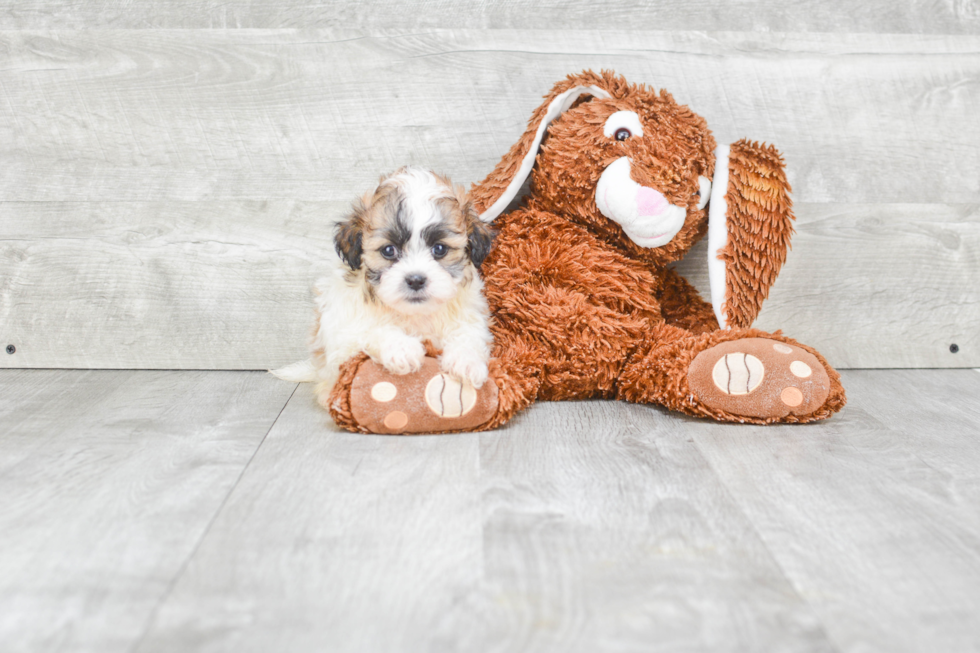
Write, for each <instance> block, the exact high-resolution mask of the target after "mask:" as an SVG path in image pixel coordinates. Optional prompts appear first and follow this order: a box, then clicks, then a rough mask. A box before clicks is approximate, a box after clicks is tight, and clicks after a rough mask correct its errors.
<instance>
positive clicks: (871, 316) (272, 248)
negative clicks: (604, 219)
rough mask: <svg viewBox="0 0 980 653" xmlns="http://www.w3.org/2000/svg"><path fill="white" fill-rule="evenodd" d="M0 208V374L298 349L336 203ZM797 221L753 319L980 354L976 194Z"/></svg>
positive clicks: (917, 361)
mask: <svg viewBox="0 0 980 653" xmlns="http://www.w3.org/2000/svg"><path fill="white" fill-rule="evenodd" d="M3 206H4V208H5V209H6V210H7V213H6V214H5V217H6V220H5V221H2V222H0V367H76V368H133V367H136V368H168V369H181V368H183V369H199V368H205V369H206V368H231V369H267V368H275V367H278V366H281V365H286V364H288V363H290V362H293V361H295V360H300V359H301V358H303V357H304V356H306V339H307V337H308V334H309V330H310V327H311V325H312V320H313V318H312V315H313V314H312V299H311V293H310V287H311V284H312V282H313V280H314V279H315V278H317V276H319V275H320V274H322V273H323V271H324V270H325V265H326V263H325V261H326V258H327V257H328V256H333V253H332V249H333V245H332V241H331V233H332V232H331V228H330V224H331V223H332V221H333V220H334V219H336V218H337V217H338V216H340V215H342V214H343V212H344V211H345V210H347V208H348V206H349V204H348V203H347V202H294V201H285V200H277V201H269V202H257V201H243V202H105V203H87V202H78V203H76V202H66V203H60V202H50V203H49V202H43V203H30V202H25V203H7V204H5V205H3ZM797 215H798V219H797V225H796V227H797V234H796V236H795V237H794V241H793V251H792V252H791V253H790V256H789V259H788V261H787V263H786V265H785V266H784V268H783V271H782V272H781V274H780V276H779V278H778V279H777V281H776V284H775V285H774V287H773V288H772V293H771V294H770V298H769V300H768V301H767V303H766V304H765V305H764V307H763V310H762V314H761V315H760V316H759V319H758V320H757V324H758V325H759V326H760V327H761V328H766V329H770V330H775V329H783V330H784V331H785V332H786V333H787V334H788V335H791V336H793V337H794V338H797V339H799V340H801V341H803V342H806V343H808V344H811V345H813V346H815V347H817V348H818V349H819V350H820V351H821V352H823V353H824V354H825V355H826V356H828V358H829V360H830V361H831V363H833V364H834V365H836V366H838V367H841V368H874V367H961V366H969V365H978V364H980V333H978V330H977V329H976V328H975V325H977V324H980V289H978V287H977V284H976V283H975V280H976V275H977V270H980V213H978V210H977V205H950V206H943V205H861V204H858V205H824V204H800V205H798V206H797ZM705 261H706V249H705V247H704V246H703V245H699V246H698V247H696V248H695V249H694V250H693V251H692V252H691V253H690V254H689V255H688V257H687V258H686V259H685V260H684V261H683V262H681V264H680V265H679V269H680V270H681V272H682V273H683V274H685V276H687V277H688V278H689V279H691V280H692V281H693V282H694V283H695V285H697V286H698V287H699V289H700V290H701V291H702V295H703V296H705V297H708V296H709V295H708V280H707V273H706V262H705ZM8 343H12V344H14V345H15V346H16V347H17V352H16V354H14V355H6V354H3V353H2V348H3V347H4V346H6V345H7V344H8ZM951 344H957V346H958V347H959V350H958V352H957V353H955V354H953V353H951V352H950V349H949V347H950V345H951Z"/></svg>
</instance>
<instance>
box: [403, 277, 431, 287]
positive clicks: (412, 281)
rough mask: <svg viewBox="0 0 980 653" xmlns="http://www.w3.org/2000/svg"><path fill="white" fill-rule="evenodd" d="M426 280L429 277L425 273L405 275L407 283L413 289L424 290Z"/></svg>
mask: <svg viewBox="0 0 980 653" xmlns="http://www.w3.org/2000/svg"><path fill="white" fill-rule="evenodd" d="M426 281H428V279H426V278H425V275H423V274H410V275H408V276H407V277H405V284H406V285H407V286H408V287H409V288H411V289H412V290H422V288H424V287H425V282H426Z"/></svg>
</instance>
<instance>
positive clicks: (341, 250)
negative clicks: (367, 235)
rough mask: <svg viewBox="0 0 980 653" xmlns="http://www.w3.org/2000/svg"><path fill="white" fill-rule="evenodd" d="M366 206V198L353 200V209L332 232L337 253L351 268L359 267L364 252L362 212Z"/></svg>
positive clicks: (364, 211)
mask: <svg viewBox="0 0 980 653" xmlns="http://www.w3.org/2000/svg"><path fill="white" fill-rule="evenodd" d="M368 206H370V202H369V201H367V199H366V198H365V199H359V200H357V201H356V202H354V209H353V211H351V213H350V214H349V215H347V216H346V217H345V218H344V219H343V221H341V222H338V223H337V227H336V231H335V233H334V237H333V246H334V248H335V249H336V250H337V255H338V256H340V258H341V260H342V261H343V262H344V263H346V264H347V265H348V266H350V269H351V270H356V269H358V268H359V267H361V256H362V255H363V254H364V245H363V239H364V214H365V213H366V212H367V209H368Z"/></svg>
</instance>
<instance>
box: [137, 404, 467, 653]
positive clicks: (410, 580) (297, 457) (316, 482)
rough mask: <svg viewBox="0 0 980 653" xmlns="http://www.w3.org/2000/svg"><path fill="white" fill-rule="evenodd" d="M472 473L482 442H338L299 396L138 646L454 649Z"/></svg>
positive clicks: (350, 438)
mask: <svg viewBox="0 0 980 653" xmlns="http://www.w3.org/2000/svg"><path fill="white" fill-rule="evenodd" d="M479 469H480V449H479V436H478V435H475V434H464V435H455V436H452V437H440V436H435V437H433V436H417V437H405V438H399V437H390V436H365V435H359V434H351V433H346V432H339V431H338V430H337V429H336V427H334V426H333V424H332V423H331V422H330V418H329V416H328V415H327V413H326V412H324V411H323V410H322V409H320V408H319V407H318V406H316V404H315V403H314V401H313V397H312V393H311V392H310V389H309V386H301V387H300V389H299V390H298V391H297V392H296V394H295V395H294V397H293V400H291V401H290V402H289V404H288V405H287V407H286V409H285V410H284V411H283V414H282V416H281V417H280V419H279V420H278V421H277V423H276V427H275V428H274V429H273V430H272V432H270V434H269V436H268V438H266V441H265V442H264V444H263V446H262V449H261V451H260V452H259V454H258V455H257V456H256V457H255V460H253V462H252V464H251V465H250V466H249V470H248V472H247V473H246V474H245V476H244V477H243V478H242V480H241V482H240V483H239V484H238V486H237V488H236V493H235V496H234V497H233V498H232V499H231V500H229V502H228V503H227V505H226V506H225V508H224V510H222V512H221V514H220V515H219V517H218V518H217V520H216V521H215V523H214V525H213V526H212V527H211V529H210V530H209V534H208V537H207V538H206V539H205V541H204V542H202V544H201V546H200V547H199V549H198V552H197V554H196V555H195V556H194V559H193V560H192V561H191V562H190V564H189V565H188V567H187V570H186V572H185V573H184V574H183V576H182V577H181V578H180V580H179V581H178V582H177V584H176V585H175V587H174V590H173V592H172V593H171V594H170V596H169V597H168V599H167V600H166V602H164V604H163V605H162V606H161V608H160V610H159V611H158V613H157V615H156V618H155V619H154V621H153V622H152V623H151V624H150V627H149V629H148V631H147V633H146V635H145V637H144V638H143V639H142V641H141V644H140V646H138V647H136V648H135V650H136V651H174V650H181V651H199V652H205V651H242V652H244V651H327V650H329V651H399V650H401V651H428V650H436V649H439V650H454V649H455V647H454V646H453V642H454V640H455V639H456V638H459V637H461V636H465V635H466V633H465V632H460V629H459V628H458V626H459V623H458V622H457V621H456V620H455V619H454V618H453V615H454V613H455V612H456V611H457V610H459V608H460V605H461V604H464V603H465V602H466V597H468V596H469V595H470V594H471V593H472V592H473V591H474V589H475V588H476V586H477V583H478V582H479V579H480V578H481V576H482V574H483V565H482V549H483V540H482V536H481V522H480V514H481V513H480V501H481V498H480V497H481V495H480V484H479Z"/></svg>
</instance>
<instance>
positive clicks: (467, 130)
mask: <svg viewBox="0 0 980 653" xmlns="http://www.w3.org/2000/svg"><path fill="white" fill-rule="evenodd" d="M0 51H2V52H4V57H5V60H6V63H5V65H4V67H3V69H2V70H0V95H2V98H0V137H2V139H3V142H4V143H6V144H7V145H6V147H5V148H4V150H3V152H2V154H0V163H2V164H3V166H4V169H5V174H4V175H3V178H2V179H0V198H2V199H3V200H6V201H14V200H18V201H78V200H89V201H110V200H111V201H121V200H141V201H142V200H157V201H158V200H164V199H168V200H219V199H234V200H241V199H251V200H258V201H262V200H268V199H274V198H281V199H302V200H344V201H349V198H350V197H351V196H352V195H353V194H355V193H358V192H361V190H362V188H363V187H365V186H367V185H369V184H370V183H371V182H372V181H374V180H376V178H377V176H378V174H380V173H381V172H386V171H390V170H392V169H394V168H396V167H398V166H401V165H404V164H406V163H418V164H423V165H426V166H428V167H432V168H434V169H437V170H440V171H442V172H446V173H448V174H450V175H451V176H452V177H453V178H454V179H456V180H457V181H459V182H471V181H476V180H479V179H482V178H483V176H484V175H485V174H486V173H487V172H488V171H489V170H490V169H491V168H492V167H493V165H495V164H496V162H497V161H498V160H499V158H500V156H501V155H502V154H503V153H505V152H506V151H507V149H508V148H509V146H510V145H511V144H512V143H513V142H515V141H516V140H517V138H518V136H519V135H520V134H521V133H522V132H523V130H524V127H525V124H526V121H527V118H528V116H529V115H530V113H531V111H532V109H533V108H535V107H536V106H537V104H538V103H539V102H540V98H541V96H542V95H543V94H544V93H545V92H546V91H547V90H548V89H550V88H551V86H552V85H553V84H554V83H555V82H556V81H557V80H559V79H562V78H564V77H565V76H566V75H567V74H569V73H570V72H576V71H579V70H582V69H584V68H596V69H598V68H612V69H615V70H617V71H618V72H620V73H622V74H624V75H625V76H626V77H627V79H630V80H633V81H636V82H646V83H649V84H652V85H654V86H657V87H662V88H666V89H669V90H670V91H671V92H672V93H673V94H674V96H675V97H676V98H677V100H678V101H680V102H681V103H684V104H688V105H690V106H691V107H692V108H693V109H694V110H695V111H697V112H698V113H700V114H701V115H703V116H704V117H705V118H706V119H707V121H708V124H709V125H710V126H711V128H712V129H713V130H714V132H715V134H716V136H717V137H718V138H719V140H720V141H722V142H732V141H734V140H737V139H739V138H742V137H747V138H752V139H758V140H766V141H769V142H772V143H774V144H776V145H777V146H778V147H779V148H780V149H782V150H783V152H784V154H785V155H786V157H787V159H788V161H789V162H790V167H789V180H790V182H791V183H792V184H793V187H794V189H795V199H796V201H799V202H847V203H853V202H893V203H895V202H911V203H948V202H960V203H964V202H978V201H980V178H978V176H977V175H976V174H975V170H977V169H978V168H980V149H978V148H977V147H975V144H976V143H977V142H978V141H980V126H978V124H977V121H976V120H975V116H974V113H973V107H974V106H976V105H977V104H978V103H980V86H978V85H977V84H975V83H973V80H974V79H976V78H977V77H978V76H980V56H978V53H980V37H973V36H964V37H953V36H944V37H936V36H914V35H909V36H896V35H846V34H845V35H836V34H820V35H813V34H769V35H757V34H744V33H701V32H678V33H671V32H652V33H651V32H647V33H637V32H598V31H585V32H571V33H570V32H534V31H519V30H499V31H472V30H445V31H421V32H413V33H404V32H401V33H383V34H368V33H365V32H355V31H349V30H347V31H342V30H303V31H294V30H258V31H255V30H246V31H239V30H219V31H200V30H151V31H144V30H137V31H133V30H103V31H93V32H88V31H86V32H74V31H61V32H42V33H31V32H4V33H0Z"/></svg>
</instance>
